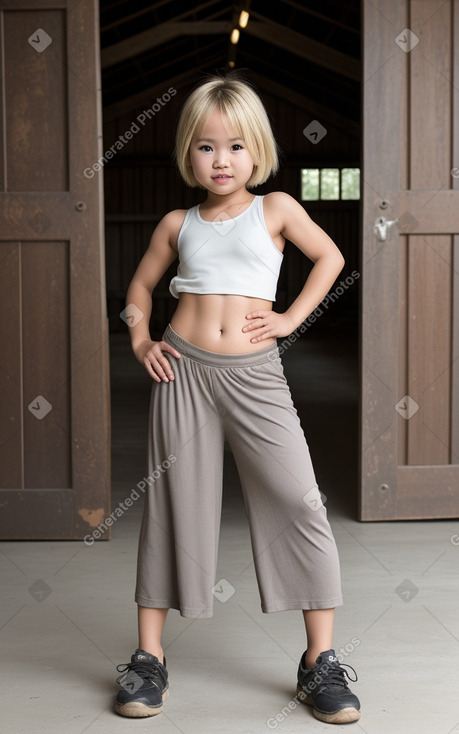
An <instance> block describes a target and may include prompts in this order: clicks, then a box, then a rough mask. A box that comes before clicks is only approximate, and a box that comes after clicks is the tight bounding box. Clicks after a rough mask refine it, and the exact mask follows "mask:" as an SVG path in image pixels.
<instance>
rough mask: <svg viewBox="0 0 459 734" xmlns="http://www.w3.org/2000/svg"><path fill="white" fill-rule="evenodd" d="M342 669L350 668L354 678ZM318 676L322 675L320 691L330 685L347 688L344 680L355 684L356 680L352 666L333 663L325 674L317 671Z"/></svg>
mask: <svg viewBox="0 0 459 734" xmlns="http://www.w3.org/2000/svg"><path fill="white" fill-rule="evenodd" d="M344 668H350V669H351V670H352V672H353V673H354V675H355V678H351V676H350V675H349V673H348V672H347V670H344ZM319 675H323V682H322V685H321V687H320V688H321V690H324V689H325V688H326V687H328V686H330V685H335V686H342V687H343V688H349V686H348V684H347V680H346V678H347V679H348V680H350V681H351V682H352V683H355V682H356V681H357V680H358V677H357V673H356V672H355V670H354V668H353V667H352V665H348V664H347V663H335V664H334V665H332V666H331V667H330V669H329V670H327V671H326V672H325V671H324V673H322V669H321V670H320V671H319Z"/></svg>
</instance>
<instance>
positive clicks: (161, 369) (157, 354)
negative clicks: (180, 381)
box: [134, 339, 181, 382]
mask: <svg viewBox="0 0 459 734" xmlns="http://www.w3.org/2000/svg"><path fill="white" fill-rule="evenodd" d="M163 352H169V354H172V356H173V357H177V359H178V358H180V356H181V355H180V354H179V352H177V350H176V349H174V347H171V345H170V344H168V343H167V342H163V341H160V342H154V341H151V340H150V339H146V340H145V341H143V342H141V343H140V344H139V345H138V346H137V347H136V348H135V349H134V354H135V356H136V358H137V359H138V361H139V362H140V364H143V366H144V367H145V369H146V370H147V372H148V374H149V375H150V376H151V377H152V378H153V379H154V380H155V382H161V380H162V381H164V382H169V381H170V380H173V379H174V373H173V372H172V367H171V365H170V362H169V360H168V359H167V358H166V357H165V356H164V354H163Z"/></svg>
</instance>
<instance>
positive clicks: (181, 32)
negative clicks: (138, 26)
mask: <svg viewBox="0 0 459 734" xmlns="http://www.w3.org/2000/svg"><path fill="white" fill-rule="evenodd" d="M232 27H233V25H232V22H231V21H230V20H222V21H219V20H211V21H206V20H197V21H184V22H180V21H179V22H175V21H170V22H167V23H160V24H159V25H157V26H154V27H153V28H149V29H148V30H147V31H143V32H142V33H137V35H135V36H131V37H130V38H126V39H125V40H124V41H120V42H119V43H114V44H112V45H111V46H107V48H104V49H102V51H101V66H102V69H107V68H108V67H110V66H114V65H115V64H120V63H121V62H122V61H126V59H130V58H132V57H133V56H140V55H141V54H143V53H145V52H146V51H149V50H150V49H152V48H155V47H156V46H162V45H163V44H165V43H168V41H171V40H172V39H173V38H177V37H178V36H198V35H208V36H210V35H213V34H220V35H225V34H228V35H229V34H230V33H231V29H232Z"/></svg>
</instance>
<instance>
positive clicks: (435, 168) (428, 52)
mask: <svg viewBox="0 0 459 734" xmlns="http://www.w3.org/2000/svg"><path fill="white" fill-rule="evenodd" d="M450 24H451V2H444V0H428V2H425V1H424V0H421V2H419V0H411V4H410V30H411V31H412V32H413V33H415V34H416V35H417V36H418V38H419V43H418V44H417V46H415V47H414V48H413V50H412V51H411V52H410V54H409V64H410V135H409V149H410V183H409V188H411V189H421V188H426V187H428V188H429V189H437V190H438V189H441V188H443V187H446V188H448V189H449V188H450V185H451V176H450V171H451V164H450V161H451V131H452V110H451V81H452V77H451V71H452V69H451V32H450V28H451V26H450ZM420 231H423V230H422V229H421V230H420Z"/></svg>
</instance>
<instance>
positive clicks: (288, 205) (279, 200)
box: [263, 191, 304, 223]
mask: <svg viewBox="0 0 459 734" xmlns="http://www.w3.org/2000/svg"><path fill="white" fill-rule="evenodd" d="M263 207H264V211H265V214H267V215H268V216H269V217H272V218H276V219H277V220H278V221H279V222H282V223H284V222H286V221H288V220H289V218H291V217H294V216H295V215H297V214H298V213H299V212H301V213H303V214H304V209H303V207H302V206H301V204H299V202H298V201H297V200H296V199H294V198H293V196H290V194H286V193H285V192H284V191H271V193H269V194H265V196H264V197H263Z"/></svg>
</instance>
